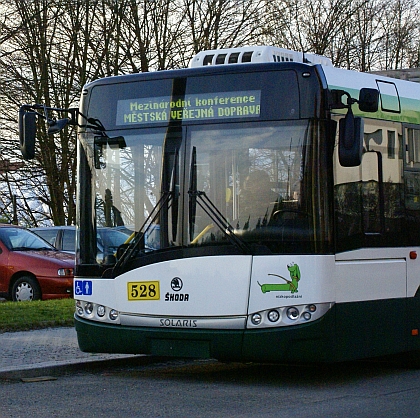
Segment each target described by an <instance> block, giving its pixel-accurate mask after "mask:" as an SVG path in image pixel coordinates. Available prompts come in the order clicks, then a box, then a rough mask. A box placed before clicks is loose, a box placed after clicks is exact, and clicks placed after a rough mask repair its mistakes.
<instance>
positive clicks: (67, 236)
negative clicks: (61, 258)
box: [62, 229, 76, 252]
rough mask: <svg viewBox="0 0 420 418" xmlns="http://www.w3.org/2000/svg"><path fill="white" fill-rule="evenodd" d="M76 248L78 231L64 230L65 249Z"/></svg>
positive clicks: (72, 250) (72, 249) (73, 249)
mask: <svg viewBox="0 0 420 418" xmlns="http://www.w3.org/2000/svg"><path fill="white" fill-rule="evenodd" d="M75 248H76V231H75V230H71V229H68V230H67V229H65V230H63V249H62V250H63V251H71V252H74V251H75Z"/></svg>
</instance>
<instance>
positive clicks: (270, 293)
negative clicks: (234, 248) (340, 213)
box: [249, 255, 335, 313]
mask: <svg viewBox="0 0 420 418" xmlns="http://www.w3.org/2000/svg"><path fill="white" fill-rule="evenodd" d="M292 265H295V266H298V268H299V273H300V277H299V281H298V283H297V285H294V284H293V283H289V284H288V282H291V281H292V277H291V275H292V274H293V273H291V271H290V270H289V267H290V266H292ZM333 277H334V256H332V255H331V256H313V255H285V256H256V257H254V262H253V267H252V279H251V292H250V300H249V312H250V313H252V312H258V311H263V310H266V309H270V308H277V307H283V306H291V305H304V304H315V303H329V302H334V301H335V281H334V279H333ZM264 286H266V289H272V290H267V291H264V290H265V287H264Z"/></svg>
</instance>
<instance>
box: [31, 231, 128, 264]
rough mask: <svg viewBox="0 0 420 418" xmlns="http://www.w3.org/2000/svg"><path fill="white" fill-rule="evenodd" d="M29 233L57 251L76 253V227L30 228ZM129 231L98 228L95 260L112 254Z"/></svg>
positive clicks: (125, 239)
mask: <svg viewBox="0 0 420 418" xmlns="http://www.w3.org/2000/svg"><path fill="white" fill-rule="evenodd" d="M31 231H33V232H35V234H37V235H39V236H40V237H42V238H44V239H45V240H46V241H48V242H49V243H50V244H51V245H53V246H54V247H55V248H57V250H60V251H66V252H69V253H72V254H74V253H75V252H76V227H74V226H47V227H39V228H31ZM130 232H131V231H129V230H127V229H124V232H122V230H118V229H116V228H105V227H104V228H98V230H97V237H96V238H97V248H98V251H97V258H98V260H99V261H100V260H101V259H103V257H104V256H105V255H109V254H114V253H115V252H116V251H117V249H118V247H119V246H120V245H121V244H124V243H125V242H126V241H127V239H128V237H129V235H128V234H130Z"/></svg>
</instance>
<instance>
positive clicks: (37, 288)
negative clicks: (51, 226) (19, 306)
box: [0, 224, 74, 301]
mask: <svg viewBox="0 0 420 418" xmlns="http://www.w3.org/2000/svg"><path fill="white" fill-rule="evenodd" d="M73 271H74V256H72V255H71V254H66V253H64V252H61V251H58V250H57V249H56V248H54V247H53V246H52V245H50V244H49V243H48V242H46V241H45V240H43V239H42V238H40V237H39V236H38V235H36V234H34V233H33V232H31V231H29V230H27V229H25V228H21V227H18V226H15V225H3V224H0V293H1V294H2V295H4V296H6V297H7V298H8V299H12V300H14V301H24V300H25V301H26V300H35V299H58V298H65V297H70V296H72V291H73Z"/></svg>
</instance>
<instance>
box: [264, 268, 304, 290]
mask: <svg viewBox="0 0 420 418" xmlns="http://www.w3.org/2000/svg"><path fill="white" fill-rule="evenodd" d="M287 269H288V270H289V274H290V280H288V279H286V278H285V277H283V276H280V275H278V274H273V273H269V274H268V275H269V276H276V277H280V278H281V279H283V280H284V281H285V282H286V283H273V284H260V283H259V282H257V283H258V284H259V285H260V287H261V292H263V293H267V292H287V291H290V292H291V293H297V292H298V285H299V280H300V269H299V266H298V265H297V264H295V263H290V264H288V265H287Z"/></svg>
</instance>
